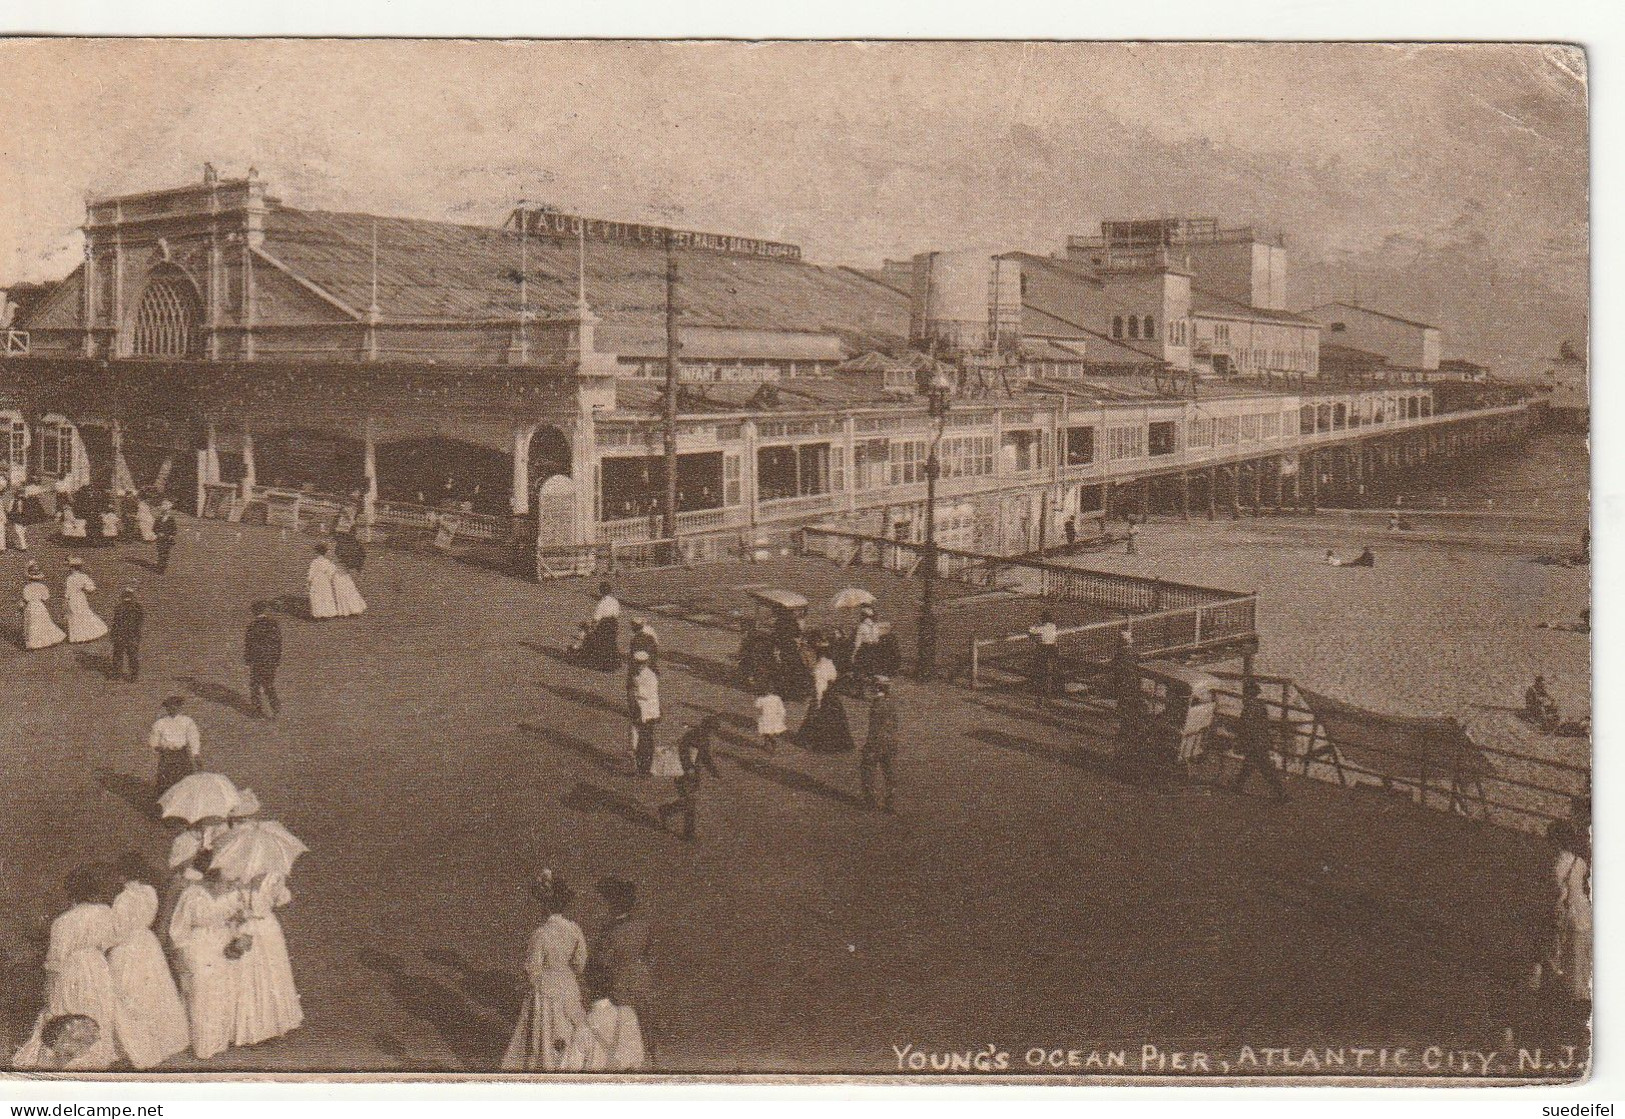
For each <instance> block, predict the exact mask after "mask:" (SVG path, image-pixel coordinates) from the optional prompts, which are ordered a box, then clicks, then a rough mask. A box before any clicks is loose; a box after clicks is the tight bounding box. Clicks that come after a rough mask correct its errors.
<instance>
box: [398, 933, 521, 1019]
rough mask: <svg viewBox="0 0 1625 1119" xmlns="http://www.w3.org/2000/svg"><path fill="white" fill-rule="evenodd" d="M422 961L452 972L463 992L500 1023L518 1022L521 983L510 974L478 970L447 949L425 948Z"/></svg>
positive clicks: (488, 969)
mask: <svg viewBox="0 0 1625 1119" xmlns="http://www.w3.org/2000/svg"><path fill="white" fill-rule="evenodd" d="M423 958H424V959H426V960H428V961H429V962H430V963H433V964H439V965H440V966H441V967H444V968H448V969H449V970H451V971H454V972H456V973H457V977H458V980H459V981H460V982H461V983H462V986H463V992H464V993H465V994H466V995H467V996H468V997H469V998H470V999H472V1000H473V1001H475V1002H477V1003H479V1004H480V1005H481V1006H483V1007H484V1008H485V1009H486V1010H487V1011H489V1012H490V1013H492V1014H495V1015H496V1016H497V1017H498V1018H499V1019H500V1020H502V1021H504V1022H509V1021H515V1020H517V1019H518V1017H519V1011H520V1008H521V1007H522V1006H523V1004H524V1001H525V991H524V984H523V983H522V982H520V981H519V979H518V978H517V977H516V976H515V975H513V974H512V973H510V972H505V971H493V970H492V969H490V968H483V967H478V966H476V965H475V964H473V963H471V962H470V961H468V960H466V959H464V958H463V957H462V956H459V955H458V954H457V953H456V952H453V951H452V950H451V949H449V948H430V949H427V950H426V951H425V952H424V953H423Z"/></svg>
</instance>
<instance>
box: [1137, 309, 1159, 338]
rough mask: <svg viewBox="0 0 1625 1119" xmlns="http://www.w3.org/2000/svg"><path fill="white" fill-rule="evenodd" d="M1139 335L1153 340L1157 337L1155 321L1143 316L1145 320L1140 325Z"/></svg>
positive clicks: (1148, 316)
mask: <svg viewBox="0 0 1625 1119" xmlns="http://www.w3.org/2000/svg"><path fill="white" fill-rule="evenodd" d="M1140 333H1141V334H1143V335H1145V336H1146V337H1147V338H1155V337H1156V336H1157V320H1156V319H1154V318H1152V317H1151V316H1150V315H1147V316H1145V319H1144V320H1143V321H1142V322H1141V323H1140Z"/></svg>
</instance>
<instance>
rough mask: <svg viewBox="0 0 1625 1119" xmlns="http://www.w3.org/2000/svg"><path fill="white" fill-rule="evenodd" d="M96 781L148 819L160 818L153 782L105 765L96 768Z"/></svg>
mask: <svg viewBox="0 0 1625 1119" xmlns="http://www.w3.org/2000/svg"><path fill="white" fill-rule="evenodd" d="M96 782H97V784H99V785H101V787H102V788H104V789H106V790H107V791H108V792H110V793H112V794H113V795H114V796H116V797H118V798H119V799H120V800H122V801H124V802H125V803H126V804H128V805H129V806H130V807H131V808H133V809H135V810H136V811H137V812H139V813H141V815H143V816H146V817H147V818H148V819H152V820H156V819H157V818H158V799H157V795H156V794H155V793H154V792H153V791H152V784H151V782H148V781H144V780H142V779H141V778H139V777H136V776H133V775H131V774H128V773H118V772H116V771H114V770H111V769H107V768H105V767H102V768H98V769H97V770H96Z"/></svg>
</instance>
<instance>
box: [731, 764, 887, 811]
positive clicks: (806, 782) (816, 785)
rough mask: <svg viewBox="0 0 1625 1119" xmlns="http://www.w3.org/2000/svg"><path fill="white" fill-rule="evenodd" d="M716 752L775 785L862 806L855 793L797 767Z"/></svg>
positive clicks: (852, 805) (747, 771)
mask: <svg viewBox="0 0 1625 1119" xmlns="http://www.w3.org/2000/svg"><path fill="white" fill-rule="evenodd" d="M717 754H718V756H719V757H723V758H727V759H728V760H729V761H731V762H733V763H734V764H735V765H737V766H739V768H740V769H743V770H744V771H745V772H746V773H749V774H751V775H752V776H755V777H760V778H762V779H763V780H766V781H771V782H773V783H774V784H775V785H782V786H783V787H784V788H786V789H792V790H794V791H795V792H798V793H812V794H813V795H814V796H821V797H824V798H825V799H826V800H833V801H835V802H836V803H837V804H845V805H847V806H849V807H851V808H863V807H864V803H863V798H862V797H860V796H858V795H857V794H856V793H851V792H848V791H847V790H845V789H841V788H837V787H836V786H834V785H830V784H826V783H825V782H823V781H820V780H819V779H818V778H816V777H814V776H812V775H811V774H808V773H803V772H801V771H800V770H799V769H790V768H788V767H787V766H782V765H774V764H773V763H772V762H768V761H763V760H762V759H761V758H752V757H747V756H746V755H744V754H736V753H732V752H729V751H722V750H719V751H717Z"/></svg>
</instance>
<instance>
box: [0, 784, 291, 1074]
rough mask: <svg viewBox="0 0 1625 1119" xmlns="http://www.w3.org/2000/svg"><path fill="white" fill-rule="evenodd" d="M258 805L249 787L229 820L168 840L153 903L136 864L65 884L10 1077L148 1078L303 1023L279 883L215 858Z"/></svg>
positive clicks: (133, 859) (279, 877) (123, 863)
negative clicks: (34, 1013) (75, 1073)
mask: <svg viewBox="0 0 1625 1119" xmlns="http://www.w3.org/2000/svg"><path fill="white" fill-rule="evenodd" d="M258 810H259V806H258V801H257V798H255V797H254V796H253V794H252V793H251V792H245V793H243V794H242V800H241V801H240V802H239V803H238V804H237V805H236V806H234V807H233V808H232V810H231V811H230V812H229V813H228V817H227V818H216V819H203V820H200V821H197V822H196V823H194V824H193V825H192V826H190V827H188V828H187V830H185V831H183V832H181V833H180V835H178V836H177V837H176V838H175V841H174V843H173V844H172V846H171V851H170V860H169V862H170V869H171V872H172V873H171V877H170V878H169V880H168V882H167V883H165V884H164V885H163V891H162V893H161V894H160V891H159V889H158V885H157V883H156V876H155V875H153V874H152V873H151V872H150V870H149V868H148V866H147V864H146V861H145V860H144V859H142V858H141V857H140V856H139V855H136V854H134V853H131V854H129V855H126V856H125V857H124V858H123V859H122V860H120V861H119V862H118V864H117V865H116V866H115V865H109V864H93V865H91V866H88V867H82V868H80V869H79V870H78V871H76V872H75V873H74V874H73V875H71V876H70V877H69V882H68V893H69V899H68V900H69V901H70V903H71V904H70V907H69V908H68V909H67V911H65V912H64V913H62V914H61V915H60V916H58V917H57V918H56V920H55V921H54V922H53V923H52V925H51V932H50V942H49V946H48V948H47V950H46V957H45V977H46V985H45V997H44V1003H45V1005H44V1008H43V1009H42V1010H41V1011H40V1013H39V1016H38V1018H37V1019H36V1021H35V1026H34V1030H33V1033H32V1035H31V1036H30V1038H29V1039H28V1041H27V1042H26V1043H24V1045H23V1046H22V1048H21V1049H20V1050H18V1051H17V1053H16V1054H15V1056H14V1057H13V1058H12V1064H13V1066H14V1067H16V1068H19V1069H42V1068H65V1069H82V1070H86V1071H92V1070H105V1069H110V1068H114V1067H129V1068H132V1069H136V1070H143V1069H150V1068H153V1067H155V1066H157V1065H159V1064H162V1063H163V1062H164V1061H166V1060H168V1059H170V1058H171V1057H174V1056H176V1055H178V1054H180V1053H182V1052H184V1051H185V1050H187V1049H188V1048H190V1049H191V1051H192V1053H193V1054H194V1055H195V1056H197V1057H199V1058H204V1059H207V1058H209V1057H213V1056H215V1055H217V1054H219V1053H221V1052H223V1051H224V1050H225V1049H227V1048H229V1047H231V1046H246V1045H257V1044H259V1043H261V1042H264V1041H269V1040H271V1039H272V1038H276V1037H281V1036H282V1035H283V1034H286V1033H288V1032H289V1031H290V1030H293V1029H295V1028H296V1027H298V1026H299V1025H300V1024H301V1022H302V1021H303V1019H304V1014H303V1011H302V1009H301V1007H300V1002H299V992H298V989H297V987H296V986H295V985H294V979H293V968H292V965H291V963H290V961H289V957H288V950H287V943H286V940H285V939H284V937H283V933H282V926H281V922H280V921H278V919H277V916H276V910H277V909H278V908H280V907H281V906H284V905H286V904H287V903H288V902H289V901H290V900H291V895H290V894H289V892H288V888H287V882H286V878H285V875H283V874H280V873H275V872H261V873H257V874H247V872H242V871H239V872H237V873H229V872H228V871H227V869H225V868H224V867H222V866H221V865H220V861H219V859H218V856H217V853H218V852H220V851H222V850H224V849H225V846H226V844H227V841H228V837H229V836H230V835H231V833H232V831H233V829H234V828H236V827H239V826H242V825H243V823H244V821H246V820H247V819H248V818H249V817H251V816H252V815H254V814H255V813H257V812H258Z"/></svg>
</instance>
